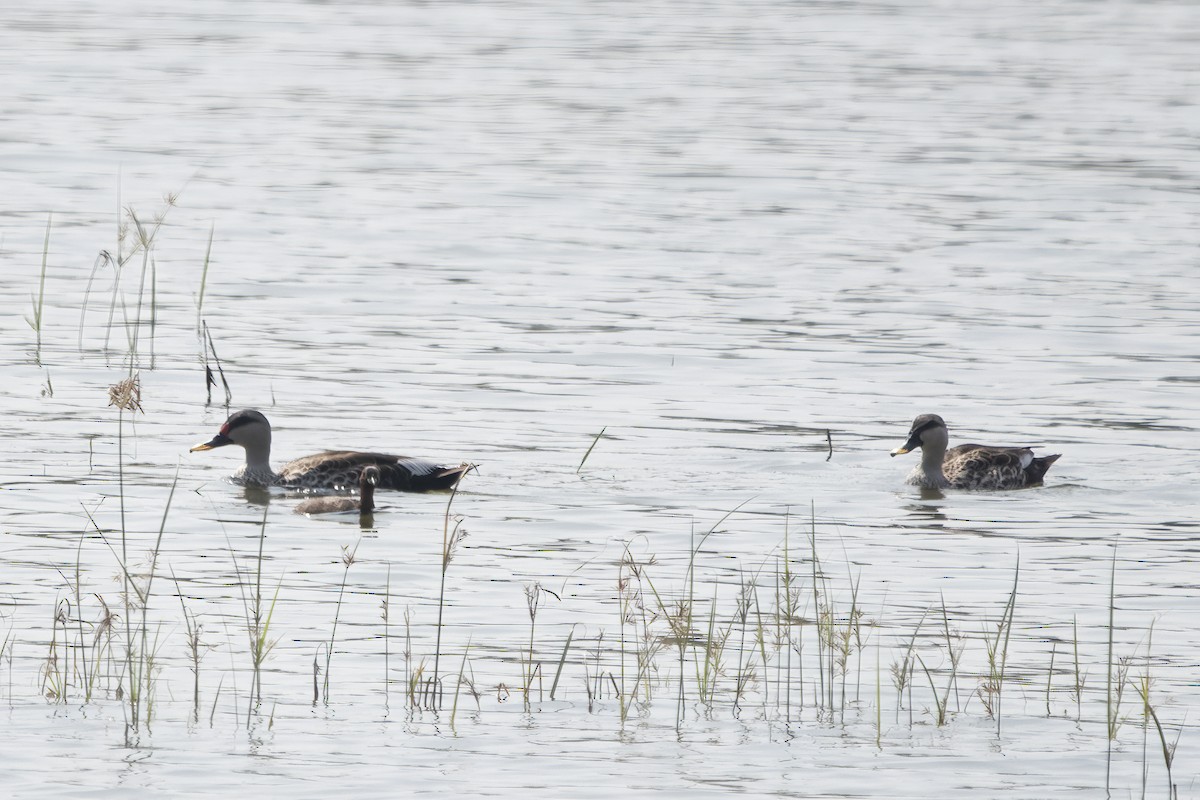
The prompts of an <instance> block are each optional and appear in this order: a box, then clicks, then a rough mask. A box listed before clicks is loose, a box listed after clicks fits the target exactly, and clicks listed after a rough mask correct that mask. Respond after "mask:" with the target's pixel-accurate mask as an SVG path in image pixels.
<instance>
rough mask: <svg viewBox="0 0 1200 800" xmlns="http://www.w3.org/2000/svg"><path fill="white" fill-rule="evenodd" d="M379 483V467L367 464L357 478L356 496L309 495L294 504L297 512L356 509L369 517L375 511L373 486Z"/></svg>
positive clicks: (318, 512) (327, 512)
mask: <svg viewBox="0 0 1200 800" xmlns="http://www.w3.org/2000/svg"><path fill="white" fill-rule="evenodd" d="M378 484H379V467H377V466H376V465H374V464H368V465H367V466H365V467H363V469H362V473H361V474H360V475H359V478H358V497H357V498H355V497H310V498H309V499H307V500H305V501H304V502H303V503H301V504H300V505H298V506H296V513H297V514H331V513H334V512H338V511H357V512H358V513H359V516H362V517H369V516H370V515H371V514H372V512H374V511H375V487H376V486H377V485H378Z"/></svg>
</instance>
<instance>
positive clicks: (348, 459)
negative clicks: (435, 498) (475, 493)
mask: <svg viewBox="0 0 1200 800" xmlns="http://www.w3.org/2000/svg"><path fill="white" fill-rule="evenodd" d="M231 444H236V445H238V446H239V447H241V448H243V449H244V450H245V451H246V463H245V464H243V465H242V466H241V468H239V469H238V470H237V472H235V473H234V474H233V475H232V476H231V480H232V481H233V482H234V483H236V484H238V485H240V486H260V487H266V486H280V487H283V488H285V489H295V490H298V491H331V492H345V491H352V490H353V489H354V488H355V487H358V486H359V485H360V482H361V477H362V472H363V469H364V468H365V467H368V466H374V467H377V468H378V470H379V477H378V482H377V484H376V487H377V488H380V489H395V490H398V491H404V492H427V491H430V490H435V489H450V488H453V487H454V485H455V484H456V483H458V481H459V479H460V478H461V477H462V475H464V474H465V473H466V472H467V471H468V470H469V469H471V466H470V465H469V464H463V465H460V466H457V467H447V466H443V465H441V464H437V463H435V462H433V461H428V460H426V459H423V458H412V457H410V456H397V455H390V454H387V453H372V452H363V451H356V450H327V451H325V452H323V453H316V454H315V455H311V456H304V457H303V458H297V459H295V460H294V461H289V462H287V463H286V464H284V465H283V466H282V467H280V469H279V471H278V472H276V471H275V470H273V469H271V462H270V460H271V423H270V422H268V421H267V418H266V417H265V416H263V414H262V413H261V412H259V411H255V410H254V409H245V410H243V411H238V412H237V413H235V414H233V415H231V416H230V417H229V419H227V420H225V424H224V425H222V426H221V429H220V430H219V431H218V432H217V435H216V436H214V437H213V438H212V439H211V440H209V441H207V442H204V443H203V444H198V445H196V446H195V447H193V448H192V452H197V451H203V450H213V449H215V448H218V447H225V446H226V445H231Z"/></svg>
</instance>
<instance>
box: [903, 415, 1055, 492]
mask: <svg viewBox="0 0 1200 800" xmlns="http://www.w3.org/2000/svg"><path fill="white" fill-rule="evenodd" d="M949 442H950V432H949V430H947V428H946V423H945V421H944V420H943V419H942V418H941V417H939V416H938V415H937V414H922V415H921V416H919V417H917V418H916V419H914V420H913V424H912V429H911V430H910V431H909V432H908V441H906V442H905V443H904V444H903V445H901V446H900V447H897V448H896V449H895V450H893V451H892V455H893V456H899V455H904V454H905V453H907V452H910V451H911V450H915V449H916V448H918V447H919V448H921V464H920V466H918V467H916V468H915V469H913V471H912V473H911V474H910V475H909V476H908V482H909V483H911V484H915V485H916V486H922V487H924V488H926V489H1021V488H1024V487H1026V486H1036V485H1037V484H1039V483H1041V482H1042V478H1043V477H1045V475H1046V470H1048V469H1050V465H1051V464H1053V463H1054V462H1055V461H1057V460H1058V459H1059V456H1060V455H1061V454H1055V455H1051V456H1042V457H1040V458H1038V457H1035V456H1034V455H1033V450H1031V449H1029V448H1028V447H988V446H986V445H982V444H960V445H958V446H957V447H952V448H950V449H949V450H947V449H946V445H947V444H948V443H949Z"/></svg>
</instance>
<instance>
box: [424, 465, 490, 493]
mask: <svg viewBox="0 0 1200 800" xmlns="http://www.w3.org/2000/svg"><path fill="white" fill-rule="evenodd" d="M473 469H475V465H474V464H460V465H459V466H457V467H443V468H441V469H439V470H435V471H434V472H431V473H429V474H428V475H414V476H413V477H412V483H411V489H410V491H414V492H429V491H437V490H439V489H441V490H445V489H453V488H454V487H455V486H456V485H457V484H458V482H459V481H461V480H462V479H463V477H465V476H466V474H467V473H468V472H470V471H471V470H473Z"/></svg>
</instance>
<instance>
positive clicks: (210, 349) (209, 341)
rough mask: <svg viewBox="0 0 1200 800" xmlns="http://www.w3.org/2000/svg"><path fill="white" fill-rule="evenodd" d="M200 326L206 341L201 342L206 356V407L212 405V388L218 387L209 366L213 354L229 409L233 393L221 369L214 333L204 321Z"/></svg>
mask: <svg viewBox="0 0 1200 800" xmlns="http://www.w3.org/2000/svg"><path fill="white" fill-rule="evenodd" d="M200 325H201V328H202V330H203V334H202V336H203V338H204V341H203V342H201V353H202V354H203V356H204V388H205V391H206V392H207V397H206V399H205V401H204V405H206V406H210V405H212V387H214V386H216V385H217V381H216V379H215V378H213V372H212V367H210V366H209V365H208V354H209V353H212V359H213V363H215V364H216V365H217V374H218V375H219V376H220V378H221V386H223V387H224V389H225V407H226V408H229V406H230V404H231V403H232V402H233V392H232V391H231V390H230V388H229V381H227V380H226V379H225V370H224V369H223V368H222V367H221V358H220V356H218V355H217V346H216V345H215V344H213V338H212V333H211V332H210V331H209V329H208V323H207V322H205V321H203V320H202V321H201V322H200ZM205 345H207V346H205Z"/></svg>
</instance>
